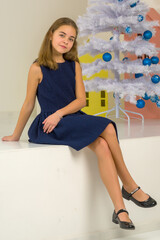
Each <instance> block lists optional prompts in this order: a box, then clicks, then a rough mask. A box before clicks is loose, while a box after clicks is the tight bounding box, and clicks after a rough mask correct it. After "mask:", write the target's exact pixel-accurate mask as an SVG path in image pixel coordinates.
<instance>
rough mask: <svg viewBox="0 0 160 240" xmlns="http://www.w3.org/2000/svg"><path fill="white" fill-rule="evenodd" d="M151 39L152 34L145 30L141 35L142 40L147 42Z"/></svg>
mask: <svg viewBox="0 0 160 240" xmlns="http://www.w3.org/2000/svg"><path fill="white" fill-rule="evenodd" d="M151 38H152V32H151V31H149V30H146V31H145V32H144V33H143V39H145V40H149V39H151Z"/></svg>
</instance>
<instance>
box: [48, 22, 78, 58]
mask: <svg viewBox="0 0 160 240" xmlns="http://www.w3.org/2000/svg"><path fill="white" fill-rule="evenodd" d="M75 38H76V30H75V29H74V27H72V26H69V25H62V26H60V27H59V28H58V29H57V30H55V31H54V33H53V34H52V36H51V41H52V48H53V50H55V51H56V53H57V54H58V55H59V54H60V55H62V54H64V53H67V52H69V51H70V50H71V48H72V46H73V44H74V41H75Z"/></svg>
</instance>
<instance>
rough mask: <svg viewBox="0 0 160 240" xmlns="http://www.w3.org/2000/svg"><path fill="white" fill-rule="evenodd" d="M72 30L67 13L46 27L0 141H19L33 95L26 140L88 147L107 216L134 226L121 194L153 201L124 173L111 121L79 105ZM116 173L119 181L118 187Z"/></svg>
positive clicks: (139, 200) (138, 201)
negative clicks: (109, 210)
mask: <svg viewBox="0 0 160 240" xmlns="http://www.w3.org/2000/svg"><path fill="white" fill-rule="evenodd" d="M77 35H78V28H77V25H76V23H75V22H74V21H73V20H71V19H69V18H60V19H58V20H56V21H55V22H54V23H53V24H52V26H51V27H50V28H49V30H48V32H47V34H46V36H45V38H44V41H43V43H42V46H41V49H40V51H39V56H38V58H37V59H36V61H35V62H34V63H33V64H32V65H31V67H30V69H29V74H28V84H27V94H26V98H25V101H24V104H23V106H22V109H21V111H20V115H19V118H18V122H17V125H16V128H15V130H14V132H13V134H12V135H11V136H5V137H3V138H2V140H3V141H19V139H20V136H21V134H22V131H23V129H24V127H25V125H26V123H27V121H28V119H29V117H30V115H31V113H32V111H33V108H34V105H35V99H36V95H37V98H38V101H39V104H40V107H41V113H40V114H39V115H38V116H37V117H36V118H35V120H34V121H33V123H32V124H31V126H30V128H29V131H28V135H29V142H32V143H39V144H45V143H46V144H56V145H68V146H70V147H72V148H74V149H76V150H77V151H79V150H80V149H82V148H84V147H86V146H87V147H89V148H90V149H91V150H92V151H94V152H95V154H96V156H97V158H98V166H99V171H100V176H101V178H102V181H103V183H104V184H105V186H106V188H107V190H108V192H109V195H110V197H111V200H112V202H113V205H114V212H113V216H112V221H113V222H114V223H116V224H119V226H120V227H121V228H123V229H135V226H134V224H133V223H132V221H131V220H130V219H129V216H128V212H127V211H126V209H125V205H124V202H123V198H122V196H123V197H124V198H125V199H128V200H132V201H133V202H134V203H135V204H137V205H138V206H141V207H153V206H155V205H156V204H157V203H156V201H155V200H154V199H152V198H151V197H150V196H149V195H147V194H145V193H144V192H143V191H142V190H141V189H140V187H138V185H137V184H136V183H135V181H134V180H133V178H132V177H131V175H130V173H129V172H128V170H127V168H126V165H125V163H124V160H123V157H122V153H121V149H120V146H119V143H118V136H117V129H116V125H115V123H114V122H113V121H111V120H109V119H107V118H104V117H100V116H91V115H87V114H86V113H84V112H82V111H81V110H80V109H81V108H83V107H85V106H86V96H85V88H84V84H83V79H82V71H81V66H80V63H79V60H78V54H77ZM118 175H119V177H120V179H121V181H122V183H123V187H122V192H121V189H120V185H119V181H118Z"/></svg>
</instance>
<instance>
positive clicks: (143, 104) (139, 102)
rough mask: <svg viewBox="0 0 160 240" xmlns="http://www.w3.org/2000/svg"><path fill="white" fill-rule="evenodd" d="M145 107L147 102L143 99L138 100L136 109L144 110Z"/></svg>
mask: <svg viewBox="0 0 160 240" xmlns="http://www.w3.org/2000/svg"><path fill="white" fill-rule="evenodd" d="M144 106H145V101H144V100H143V99H138V100H137V104H136V107H137V108H144Z"/></svg>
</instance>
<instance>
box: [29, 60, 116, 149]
mask: <svg viewBox="0 0 160 240" xmlns="http://www.w3.org/2000/svg"><path fill="white" fill-rule="evenodd" d="M40 67H41V70H42V73H43V79H42V81H41V83H40V84H39V85H38V88H37V98H38V102H39V104H40V107H41V113H40V114H38V116H37V117H36V118H35V119H34V121H33V122H32V124H31V126H30V128H29V130H28V136H29V142H32V143H39V144H53V145H68V146H70V147H72V148H74V149H75V150H77V151H79V150H80V149H82V148H84V147H86V146H87V145H89V144H90V143H92V142H93V141H94V140H95V139H96V138H97V137H98V136H99V135H100V134H101V133H102V132H103V130H104V129H105V128H106V127H107V125H108V124H109V123H112V124H113V126H114V127H115V130H116V134H117V129H116V124H115V123H114V122H113V121H111V120H110V119H107V118H104V117H100V116H92V115H88V114H86V113H84V112H83V111H81V110H79V111H77V112H75V113H72V114H68V115H65V116H63V118H62V119H61V120H60V121H59V123H58V124H57V126H56V127H55V128H54V129H53V131H52V132H50V133H45V132H43V124H42V122H43V121H44V120H45V119H46V118H47V117H48V116H49V115H50V114H53V113H54V112H56V111H57V110H58V109H61V108H63V107H65V106H66V105H68V104H69V103H70V102H72V101H73V100H75V99H76V96H75V81H76V80H75V62H74V61H67V60H66V61H65V62H63V63H58V69H57V70H53V69H50V68H48V67H45V66H40ZM117 137H118V135H117Z"/></svg>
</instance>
